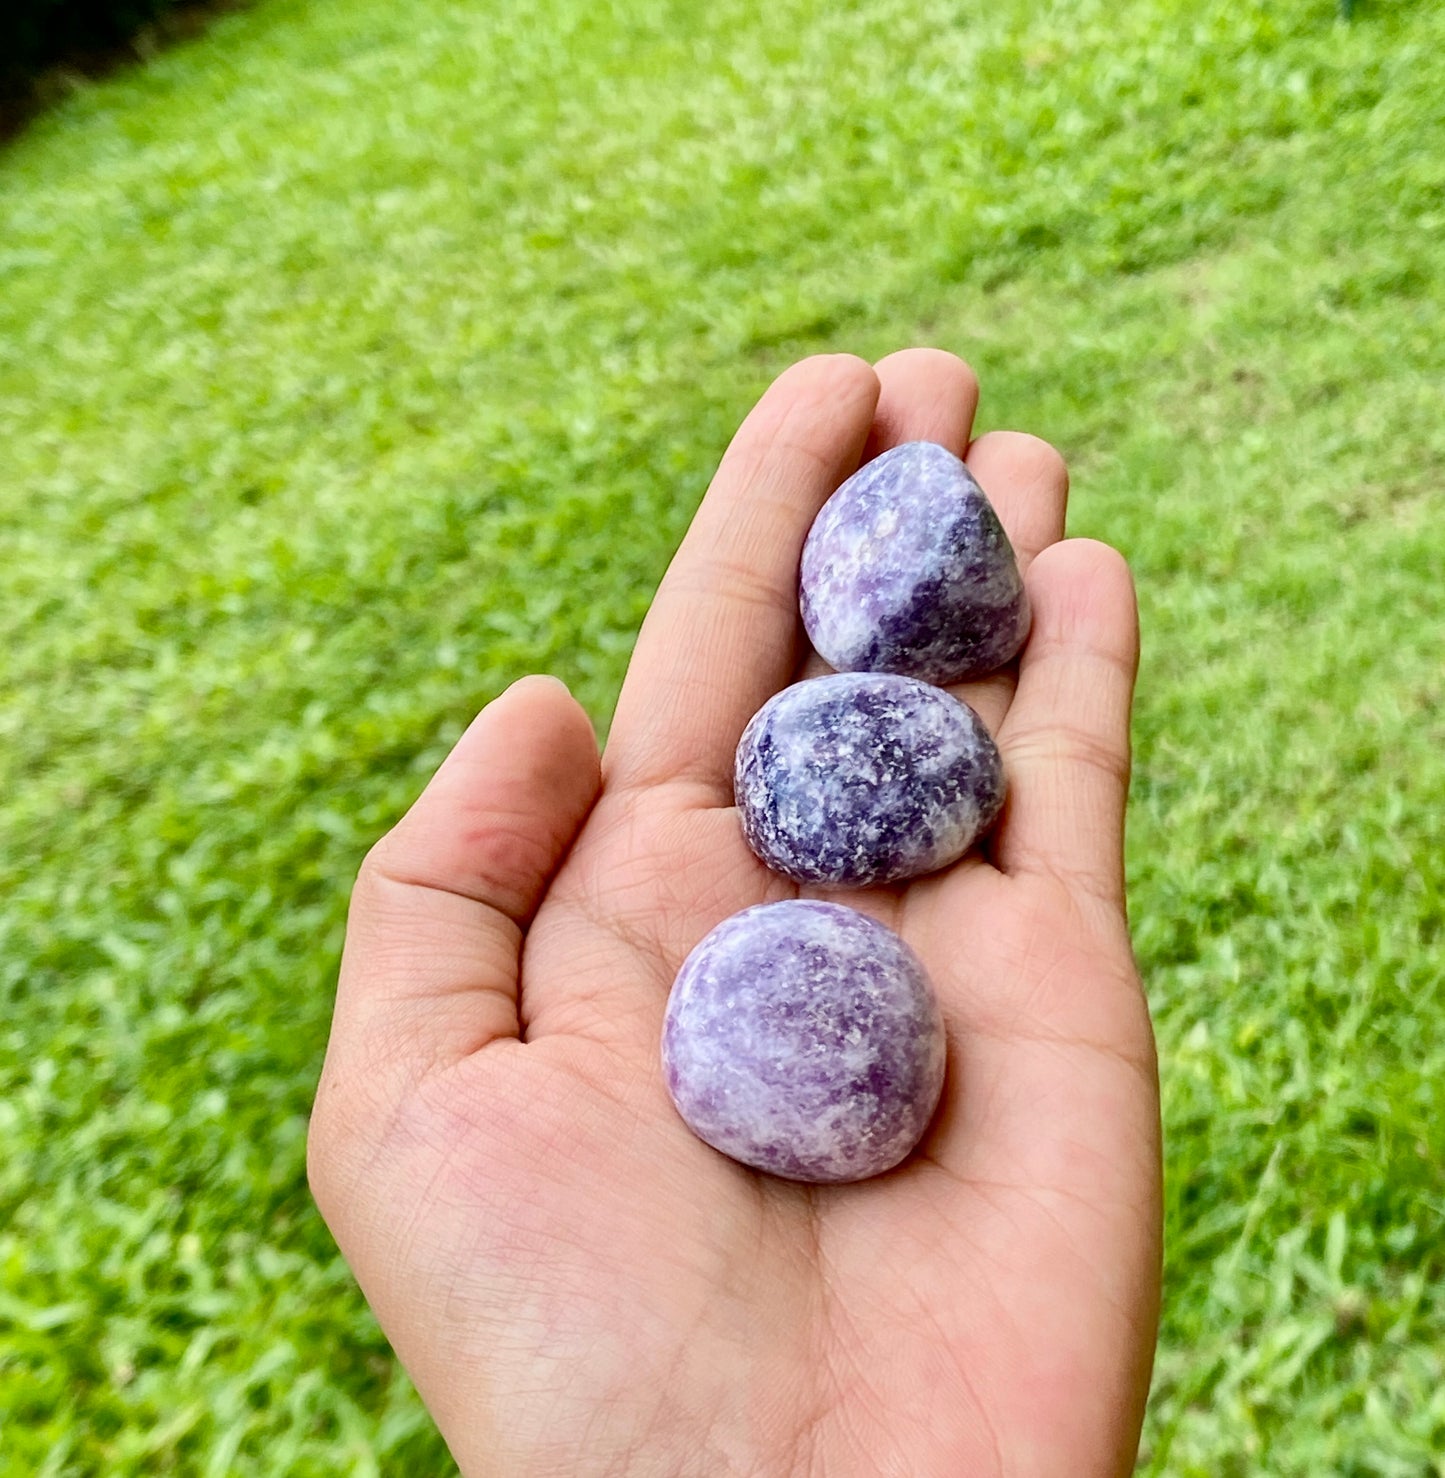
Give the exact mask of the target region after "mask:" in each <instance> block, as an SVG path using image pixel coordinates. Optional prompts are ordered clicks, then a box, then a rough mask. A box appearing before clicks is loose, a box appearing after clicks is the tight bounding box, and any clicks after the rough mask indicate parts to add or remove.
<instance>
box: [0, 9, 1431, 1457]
mask: <svg viewBox="0 0 1445 1478" xmlns="http://www.w3.org/2000/svg"><path fill="white" fill-rule="evenodd" d="M1442 228H1445V11H1442V9H1441V8H1440V7H1438V6H1432V5H1429V4H1426V3H1409V0H1394V3H1391V0H1375V3H1373V4H1364V3H1362V4H1361V5H1359V6H1358V7H1357V9H1356V18H1355V21H1354V23H1353V24H1350V25H1343V24H1339V23H1338V22H1337V21H1336V19H1335V8H1334V6H1333V5H1332V4H1330V3H1327V0H1316V3H1303V0H1299V3H1289V4H1265V3H1261V0H1231V3H1220V0H1189V3H1185V0H1127V3H1125V4H1122V5H1120V4H1105V3H1103V0H1055V3H1046V4H1044V5H1038V4H1033V3H1029V0H994V3H993V4H991V5H989V6H982V5H977V4H970V3H967V0H949V3H944V0H862V3H859V4H856V5H851V6H834V5H827V4H823V3H821V0H769V3H768V4H766V5H764V4H762V3H760V0H714V3H710V4H708V5H706V6H704V5H699V4H693V3H688V0H612V3H606V0H602V3H592V4H586V5H584V4H581V3H579V0H536V3H534V4H533V5H531V6H528V7H510V6H508V7H499V6H490V5H483V4H480V3H460V0H458V3H454V4H448V5H446V6H440V7H422V8H416V7H396V6H393V5H390V4H385V3H382V0H339V3H335V4H329V5H321V4H305V3H302V0H263V3H261V4H258V5H257V6H256V7H255V8H254V9H252V10H250V11H248V12H245V13H242V14H236V15H230V16H227V17H224V18H222V19H220V20H219V21H218V22H217V24H216V25H215V26H214V27H213V29H212V30H211V31H210V33H209V34H208V35H207V36H206V37H205V38H204V39H202V40H199V41H197V42H195V43H193V44H190V45H187V46H184V47H182V48H180V49H177V50H174V51H170V52H167V53H165V54H163V55H161V56H159V57H158V58H156V59H155V60H154V61H153V62H152V64H151V65H150V66H148V67H146V68H144V69H141V70H132V71H129V72H126V73H123V74H120V75H117V76H115V77H113V78H111V79H109V80H108V81H106V82H105V83H103V84H100V85H96V86H93V87H88V88H85V89H83V90H82V91H80V92H77V93H76V94H75V95H73V96H72V97H70V98H69V100H68V101H66V102H65V103H64V104H63V105H62V106H59V107H57V108H55V109H54V110H52V111H51V112H49V113H48V114H46V115H45V116H44V117H42V118H40V119H39V120H38V121H36V122H35V123H34V124H33V125H32V126H31V127H30V129H29V130H28V131H27V132H26V133H25V134H24V135H23V136H22V137H21V138H20V139H18V140H17V141H16V142H14V143H13V144H12V145H11V146H10V147H9V148H8V149H7V150H6V152H5V153H4V154H3V155H0V448H3V452H0V548H3V551H4V565H5V568H6V570H7V574H6V576H5V586H6V591H5V599H4V602H3V605H0V650H3V653H4V655H3V658H0V681H3V693H4V699H3V707H0V817H3V820H0V830H3V836H4V839H5V840H4V845H3V855H0V1005H3V1012H0V1130H3V1134H4V1141H3V1142H4V1146H5V1154H4V1156H3V1159H0V1473H3V1474H5V1475H10V1474H15V1475H22V1474H23V1475H27V1478H28V1475H32V1474H42V1475H72V1474H74V1475H80V1474H87V1475H88V1474H104V1475H130V1474H137V1475H139V1474H154V1473H185V1474H201V1475H209V1478H223V1475H230V1474H269V1475H275V1474H283V1473H284V1474H296V1475H303V1474H305V1475H311V1474H315V1475H334V1474H338V1473H347V1474H353V1473H354V1474H369V1473H408V1474H413V1473H414V1474H423V1473H433V1472H437V1473H442V1472H446V1471H449V1465H448V1462H447V1459H446V1457H445V1453H444V1450H443V1448H442V1447H441V1445H440V1442H439V1441H438V1439H437V1438H436V1437H435V1435H434V1433H433V1432H432V1430H431V1428H430V1425H429V1423H428V1421H427V1419H426V1417H425V1414H424V1413H423V1412H422V1410H421V1408H420V1406H419V1403H418V1402H417V1400H416V1398H415V1396H414V1394H413V1393H412V1392H411V1390H410V1388H409V1387H408V1386H407V1384H406V1382H405V1379H404V1377H403V1376H402V1375H401V1374H400V1372H399V1371H398V1369H397V1367H396V1366H395V1365H394V1363H393V1362H392V1360H391V1358H390V1356H389V1353H388V1351H387V1348H386V1346H385V1344H384V1342H383V1341H382V1339H381V1338H380V1336H379V1334H378V1333H377V1331H376V1329H375V1327H374V1325H373V1323H372V1321H371V1319H370V1317H369V1315H368V1313H367V1311H366V1309H365V1307H364V1305H363V1303H362V1301H361V1299H360V1297H359V1295H358V1294H357V1293H356V1291H355V1290H354V1288H353V1287H352V1285H351V1281H350V1279H349V1276H348V1274H347V1273H346V1270H345V1269H344V1267H343V1266H342V1265H341V1264H340V1262H339V1260H338V1259H337V1257H336V1255H335V1253H334V1251H333V1249H332V1246H331V1244H330V1241H329V1238H328V1237H327V1235H326V1233H325V1231H324V1229H323V1228H322V1227H321V1225H320V1223H319V1221H318V1219H317V1217H316V1215H315V1213H314V1212H313V1210H312V1208H311V1206H310V1203H309V1200H308V1197H307V1193H306V1189H305V1185H304V1175H303V1142H304V1134H305V1124H306V1114H307V1109H308V1104H309V1098H310V1094H311V1091H312V1088H313V1085H314V1081H315V1077H316V1073H317V1070H318V1067H319V1063H320V1057H321V1052H322V1047H323V1043H324V1038H325V1033H326V1028H327V1021H328V1015H329V1010H330V994H331V984H332V980H333V976H334V971H335V966H336V960H337V952H338V948H339V944H340V939H341V929H342V918H343V911H344V906H345V900H346V895H347V891H348V886H349V883H350V879H351V876H352V873H353V871H354V868H355V866H356V863H357V861H358V860H359V858H360V855H361V853H362V852H363V850H364V849H365V847H366V845H367V844H368V842H369V841H370V840H371V839H372V838H374V837H375V836H376V835H377V834H378V833H379V832H380V831H381V830H382V829H383V828H384V827H385V826H386V825H387V824H388V823H389V821H390V820H391V819H392V818H394V817H395V816H396V815H397V814H398V812H399V811H400V809H401V808H402V807H404V805H405V804H406V803H407V801H408V800H409V799H410V797H411V796H412V795H413V794H414V793H415V792H416V790H417V789H418V788H419V787H420V785H421V784H422V782H423V780H424V778H425V776H426V775H427V774H428V773H429V772H430V770H431V769H432V767H433V766H434V765H435V764H436V762H437V761H438V760H439V759H440V757H441V756H442V754H443V753H444V752H445V750H446V748H447V747H448V745H449V743H450V742H451V740H452V739H453V738H454V737H455V736H456V734H457V733H458V732H459V731H460V729H461V728H462V726H463V724H464V723H465V722H466V720H467V718H468V717H469V716H470V715H471V714H472V712H473V711H474V710H475V709H476V708H477V707H478V706H479V705H480V704H481V703H483V702H484V701H485V700H486V699H487V698H489V697H490V696H492V695H493V694H494V693H495V692H496V691H497V690H498V689H500V688H501V687H502V686H503V685H504V684H505V683H506V682H508V681H509V680H511V679H512V678H514V677H515V676H517V675H519V674H521V673H522V672H525V671H530V670H534V669H543V670H550V671H552V672H555V673H557V674H559V675H560V676H562V677H564V678H565V679H566V680H567V681H568V682H570V683H571V684H572V685H573V686H574V688H575V690H576V691H577V692H578V693H579V696H581V697H582V698H583V700H584V701H585V702H586V703H587V704H588V706H589V708H590V709H591V711H592V712H593V714H594V715H595V716H596V718H597V720H598V722H599V725H600V726H604V727H605V722H606V718H607V715H608V713H609V711H610V707H611V704H612V701H613V698H614V696H615V693H616V690H617V686H618V683H619V681H620V678H621V674H622V671H623V667H624V665H625V662H626V658H627V654H628V651H629V648H630V644H631V641H632V638H633V635H634V632H635V629H636V626H637V623H638V622H639V620H640V618H641V616H642V613H643V611H644V610H645V608H646V606H647V603H648V599H649V597H650V594H651V591H652V588H653V586H654V584H655V582H656V580H657V578H658V577H659V576H660V574H661V572H662V570H663V568H664V566H665V563H666V561H667V558H668V556H669V554H670V552H671V550H672V548H673V546H674V545H675V543H676V541H677V539H678V538H679V537H680V535H681V533H682V530H683V529H684V527H685V526H686V523H687V520H688V517H689V515H690V513H691V511H692V509H693V507H694V506H695V504H696V502H697V499H698V497H699V496H700V494H701V492H702V489H703V487H704V486H705V483H706V479H707V476H708V474H709V472H710V470H711V468H712V466H713V464H714V463H715V461H716V458H717V456H718V454H719V452H720V451H721V448H722V447H723V445H724V443H725V441H726V439H727V437H728V435H729V434H730V432H731V430H732V428H733V427H734V426H735V424H736V422H737V421H738V419H739V418H740V416H741V415H742V413H743V412H744V411H745V410H746V408H747V407H748V405H749V404H750V403H751V401H752V400H753V399H754V397H755V396H756V395H757V393H758V392H759V391H760V390H761V388H762V387H763V385H764V384H765V383H766V381H767V380H768V379H769V378H770V377H771V376H772V375H773V374H774V373H776V372H777V371H778V370H780V369H781V368H783V367H784V366H785V365H786V364H787V363H789V362H790V361H792V360H793V359H794V358H796V357H798V356H800V355H802V354H805V353H808V352H811V351H814V350H818V349H825V348H848V349H852V350H855V351H857V352H859V353H862V354H865V355H869V356H876V355H879V354H882V353H884V352H887V351H888V350H890V349H893V348H895V347H899V346H901V345H904V344H908V343H912V342H931V343H935V344H939V345H942V346H944V347H947V348H951V349H954V350H956V351H958V352H960V353H963V354H964V355H966V356H967V357H968V358H970V359H971V360H972V362H973V363H974V364H975V366H976V367H977V368H978V370H979V371H980V374H981V376H982V378H983V383H984V405H983V414H982V420H983V423H984V424H985V425H1003V424H1007V425H1014V426H1021V427H1025V428H1028V429H1031V430H1035V431H1037V432H1039V433H1041V434H1043V435H1045V436H1047V437H1049V438H1050V439H1051V440H1053V441H1054V442H1055V443H1056V444H1058V445H1059V446H1060V447H1061V448H1062V449H1063V450H1064V451H1065V452H1066V454H1067V455H1068V457H1069V459H1070V461H1071V464H1072V466H1073V469H1074V481H1075V496H1074V508H1073V519H1072V528H1073V531H1074V532H1078V533H1089V534H1093V535H1096V536H1099V537H1102V538H1105V539H1108V540H1110V541H1111V542H1113V543H1115V544H1117V545H1119V546H1120V547H1121V548H1123V549H1124V550H1125V552H1126V553H1127V554H1128V555H1129V557H1130V559H1131V560H1132V562H1133V564H1134V568H1135V571H1136V574H1137V578H1138V582H1139V587H1140V596H1141V603H1142V610H1143V618H1144V629H1145V645H1146V655H1145V661H1144V668H1143V673H1142V678H1141V689H1140V704H1139V714H1138V723H1137V747H1138V768H1137V780H1136V789H1135V800H1134V807H1133V811H1132V831H1131V837H1130V853H1129V862H1130V876H1131V884H1132V909H1133V917H1134V923H1135V928H1136V934H1137V944H1138V951H1139V956H1140V960H1141V964H1142V966H1143V968H1144V971H1145V975H1146V979H1147V981H1148V985H1149V990H1150V995H1151V1000H1152V1002H1153V1006H1154V1010H1155V1014H1156V1019H1157V1022H1158V1027H1159V1034H1160V1042H1161V1048H1162V1068H1163V1078H1164V1104H1165V1117H1166V1129H1167V1146H1168V1148H1167V1155H1168V1165H1167V1171H1168V1215H1169V1225H1168V1268H1167V1287H1166V1304H1165V1312H1164V1326H1163V1334H1162V1342H1161V1346H1160V1351H1159V1359H1158V1365H1157V1373H1156V1380H1155V1388H1154V1393H1153V1399H1152V1403H1151V1410H1150V1417H1149V1423H1148V1427H1147V1430H1146V1434H1145V1446H1144V1451H1143V1454H1142V1457H1141V1463H1140V1467H1141V1470H1142V1471H1143V1472H1146V1473H1151V1474H1161V1475H1162V1474H1168V1475H1179V1478H1185V1475H1187V1478H1196V1475H1197V1478H1232V1475H1241V1478H1242V1475H1275V1474H1278V1475H1286V1474H1288V1475H1306V1474H1308V1475H1320V1474H1335V1475H1344V1478H1364V1475H1371V1478H1427V1475H1440V1474H1445V1458H1442V1454H1445V1289H1442V1277H1445V1183H1442V1160H1445V1137H1442V1130H1441V1124H1442V1122H1445V1039H1442V1030H1441V1023H1442V1008H1445V998H1442V996H1445V993H1442V975H1445V965H1442V956H1445V949H1442V941H1441V938H1440V934H1441V922H1442V914H1445V905H1442V885H1445V820H1442V817H1445V718H1442V711H1441V699H1442V688H1445V664H1442V640H1441V636H1442V632H1445V578H1442V574H1445V546H1442V542H1441V535H1440V526H1441V518H1442V513H1445V492H1442V478H1445V415H1442V390H1445V310H1442V293H1445V229H1442Z"/></svg>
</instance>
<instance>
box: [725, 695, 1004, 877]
mask: <svg viewBox="0 0 1445 1478" xmlns="http://www.w3.org/2000/svg"><path fill="white" fill-rule="evenodd" d="M733 791H734V795H735V797H736V799H737V805H738V815H739V817H740V818H741V820H742V827H743V835H744V837H746V838H747V842H748V845H749V846H750V847H751V848H752V849H753V851H754V852H756V853H757V855H758V856H759V857H760V858H762V860H763V861H764V862H766V863H767V865H768V866H769V867H771V868H773V869H774V870H776V871H777V872H781V873H785V874H786V875H787V876H788V877H790V878H796V879H797V880H798V881H799V882H807V883H838V884H847V885H850V886H856V887H867V886H869V885H870V884H874V883H890V882H897V881H898V880H900V879H902V878H911V877H918V876H919V875H920V874H922V873H926V872H933V871H934V870H935V869H936V868H940V867H946V866H947V865H948V864H949V863H950V862H954V861H956V860H957V859H958V858H959V857H962V856H963V854H964V853H965V852H966V851H968V849H969V848H970V847H971V846H972V845H973V844H974V842H975V841H976V840H977V839H978V838H979V837H980V836H981V835H982V834H983V832H984V831H986V830H987V829H988V827H989V826H991V825H992V824H993V822H994V820H995V818H996V817H997V816H998V813H999V811H1000V809H1001V808H1002V806H1003V799H1004V773H1003V762H1002V761H1001V760H1000V758H999V752H998V749H997V747H996V746H995V744H994V742H993V740H992V739H991V738H990V737H989V734H988V731H987V730H986V729H985V728H984V726H983V723H982V721H981V720H980V719H979V717H978V715H977V714H976V713H975V712H974V711H973V710H972V709H971V708H970V707H969V706H968V705H967V704H966V703H963V702H960V701H959V700H958V699H957V698H955V697H953V696H952V695H951V694H949V693H946V692H944V690H943V689H942V688H935V687H930V686H929V684H927V683H922V682H918V681H917V680H916V679H914V678H911V677H895V676H893V675H892V674H889V673H872V672H849V673H838V674H835V675H833V676H830V677H819V678H812V679H810V680H809V681H807V682H801V683H795V684H794V685H793V686H792V687H790V688H784V689H783V691H782V692H781V693H779V694H777V695H776V697H773V698H770V699H769V700H768V701H767V702H766V703H765V704H764V705H763V706H762V707H761V708H760V709H759V710H758V711H757V713H756V714H754V715H753V717H752V720H751V721H750V722H749V724H748V726H747V728H746V729H744V730H743V735H742V738H741V740H740V741H739V742H738V751H737V762H736V767H735V770H734V775H733Z"/></svg>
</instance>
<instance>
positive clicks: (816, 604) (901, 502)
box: [799, 441, 1029, 683]
mask: <svg viewBox="0 0 1445 1478" xmlns="http://www.w3.org/2000/svg"><path fill="white" fill-rule="evenodd" d="M799 603H800V605H801V606H802V611H803V625H804V626H805V627H806V628H807V631H808V637H809V639H810V640H811V641H812V643H813V646H814V647H815V648H816V649H817V651H818V653H819V655H820V656H821V657H822V658H823V659H824V661H826V662H827V663H828V664H829V665H830V666H832V667H835V668H837V669H838V671H840V672H898V673H903V674H904V675H906V676H908V677H917V678H922V679H923V681H924V682H930V683H954V682H963V681H965V680H966V679H968V678H975V677H982V676H983V675H984V674H985V673H988V672H992V671H993V670H994V669H995V668H998V667H1002V666H1003V665H1004V664H1005V663H1006V662H1009V661H1011V660H1012V659H1013V658H1014V657H1015V656H1016V655H1017V654H1018V650H1019V648H1020V647H1022V646H1023V644H1024V638H1025V637H1027V636H1028V632H1029V603H1028V596H1027V594H1026V593H1025V591H1024V584H1023V579H1022V577H1021V576H1020V574H1019V567H1018V561H1017V560H1016V559H1015V558H1014V552H1013V546H1012V545H1011V544H1010V543H1009V541H1008V536H1007V535H1006V534H1005V533H1004V531H1003V525H1002V524H1000V523H999V521H998V515H997V514H996V513H995V512H994V511H993V507H992V505H991V504H990V503H989V501H988V498H987V497H986V496H985V495H984V491H983V489H982V488H981V487H979V485H978V483H977V482H975V481H974V479H973V474H972V473H970V472H969V470H968V468H967V467H965V466H964V465H963V463H962V462H961V461H959V459H958V458H957V457H955V456H954V455H953V453H952V452H950V451H949V450H948V449H947V448H946V447H941V446H938V445H936V444H935V443H933V442H931V441H910V442H907V443H905V444H904V445H903V446H897V447H894V448H892V450H890V451H886V452H884V453H883V454H882V455H881V456H878V457H875V458H874V459H873V460H872V461H871V462H869V463H868V464H867V465H866V466H864V467H861V468H860V469H859V470H858V471H857V472H855V473H854V474H853V476H852V477H850V478H849V479H848V480H847V481H846V482H845V483H844V484H843V485H842V487H840V488H839V489H838V491H837V492H836V493H834V494H833V496H832V497H831V498H829V499H828V501H827V502H826V503H825V504H824V505H823V508H822V511H821V512H820V513H819V514H818V517H817V518H816V519H815V520H814V522H813V527H812V529H811V530H810V531H809V533H808V538H807V542H806V543H805V544H804V546H803V560H802V572H801V579H800V590H799Z"/></svg>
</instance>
